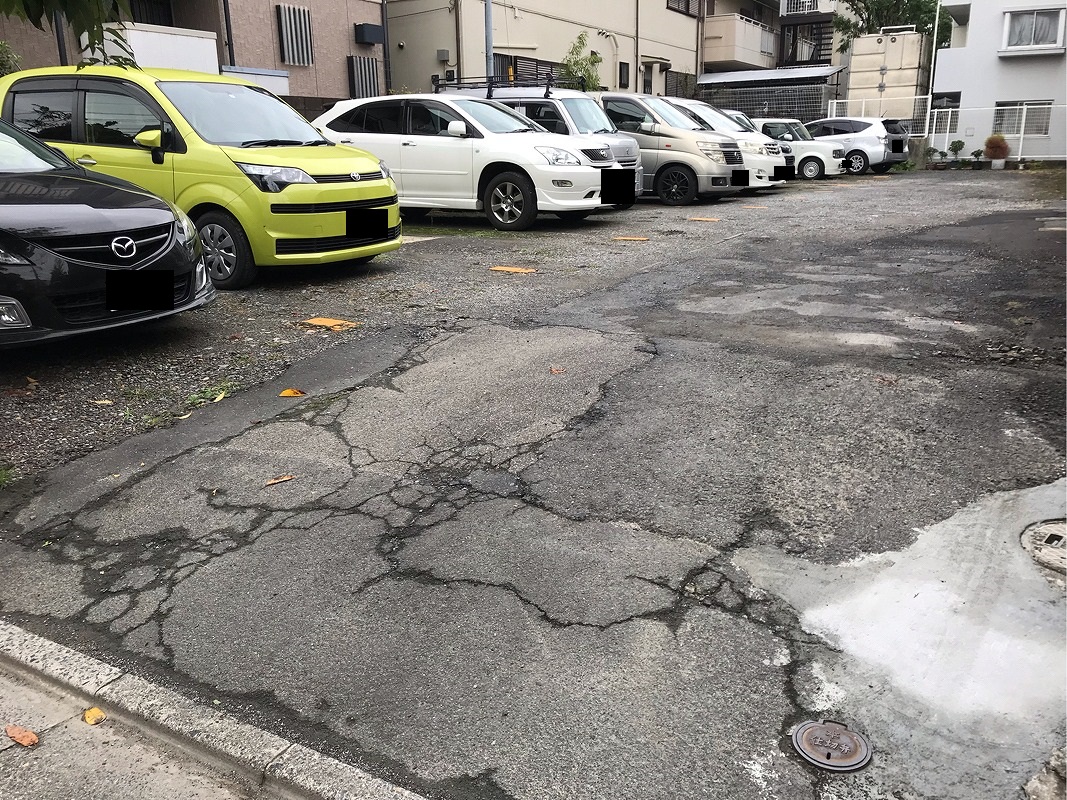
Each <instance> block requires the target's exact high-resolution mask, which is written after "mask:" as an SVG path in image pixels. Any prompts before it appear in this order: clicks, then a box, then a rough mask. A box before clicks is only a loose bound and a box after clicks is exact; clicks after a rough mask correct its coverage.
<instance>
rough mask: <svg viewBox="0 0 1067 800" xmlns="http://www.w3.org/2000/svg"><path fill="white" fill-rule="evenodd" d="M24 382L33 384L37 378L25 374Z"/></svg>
mask: <svg viewBox="0 0 1067 800" xmlns="http://www.w3.org/2000/svg"><path fill="white" fill-rule="evenodd" d="M26 383H28V384H30V386H33V385H34V384H36V383H37V379H36V378H31V377H30V376H29V375H27V376H26Z"/></svg>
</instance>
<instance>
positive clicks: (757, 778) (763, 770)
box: [741, 742, 781, 800]
mask: <svg viewBox="0 0 1067 800" xmlns="http://www.w3.org/2000/svg"><path fill="white" fill-rule="evenodd" d="M777 746H778V744H777V742H769V743H768V744H767V750H768V751H770V755H765V756H755V757H754V758H750V759H749V760H748V761H745V762H743V763H742V764H741V766H742V767H743V768H744V770H745V772H746V773H747V774H748V777H749V778H751V779H752V783H754V784H755V785H756V786H757V787H758V788H759V790H760V796H761V797H763V798H765V800H778V794H777V793H775V791H774V789H775V787H777V786H778V785H779V784H780V783H781V781H780V780H779V779H778V773H777V772H776V771H775V769H774V750H775V749H776V748H777Z"/></svg>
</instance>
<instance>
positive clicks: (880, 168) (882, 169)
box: [871, 161, 893, 175]
mask: <svg viewBox="0 0 1067 800" xmlns="http://www.w3.org/2000/svg"><path fill="white" fill-rule="evenodd" d="M891 169H893V165H892V164H891V163H889V162H887V161H883V162H882V163H881V164H874V165H873V166H872V167H871V172H873V173H874V174H875V175H885V174H886V173H887V172H889V170H891Z"/></svg>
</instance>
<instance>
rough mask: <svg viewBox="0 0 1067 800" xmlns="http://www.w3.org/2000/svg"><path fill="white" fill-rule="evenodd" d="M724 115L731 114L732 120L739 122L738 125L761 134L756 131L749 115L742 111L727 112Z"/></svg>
mask: <svg viewBox="0 0 1067 800" xmlns="http://www.w3.org/2000/svg"><path fill="white" fill-rule="evenodd" d="M723 113H725V114H729V115H730V117H731V118H732V119H734V120H736V121H737V124H738V125H743V126H744V127H745V128H746V129H748V130H750V131H756V133H759V131H757V130H756V126H755V124H754V123H753V122H752V120H750V119H749V118H748V115H747V114H744V113H742V112H741V111H725V112H723Z"/></svg>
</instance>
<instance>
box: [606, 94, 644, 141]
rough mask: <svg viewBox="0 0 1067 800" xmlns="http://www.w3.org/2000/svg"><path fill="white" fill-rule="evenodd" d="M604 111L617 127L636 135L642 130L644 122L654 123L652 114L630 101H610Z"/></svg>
mask: <svg viewBox="0 0 1067 800" xmlns="http://www.w3.org/2000/svg"><path fill="white" fill-rule="evenodd" d="M604 110H605V111H606V112H607V113H608V119H610V120H611V121H612V122H614V123H615V127H616V128H618V129H619V130H620V131H626V132H627V133H636V132H637V131H639V130H640V129H641V123H642V122H652V121H653V120H652V115H651V114H649V113H648V112H647V111H645V110H644V109H643V108H641V106H639V105H637V103H631V102H630V101H629V100H608V101H607V102H606V103H605V104H604Z"/></svg>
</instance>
